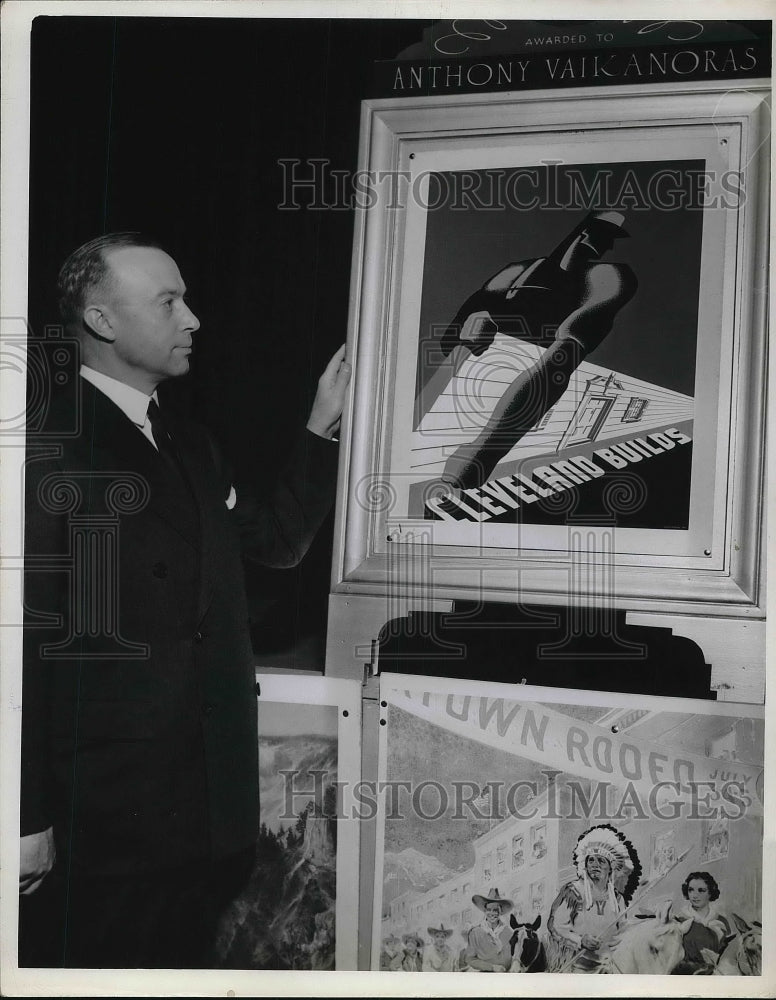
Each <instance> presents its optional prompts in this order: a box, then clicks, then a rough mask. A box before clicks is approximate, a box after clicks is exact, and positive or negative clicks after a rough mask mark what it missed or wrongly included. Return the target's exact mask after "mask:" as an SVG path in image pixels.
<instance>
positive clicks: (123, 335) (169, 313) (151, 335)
mask: <svg viewBox="0 0 776 1000" xmlns="http://www.w3.org/2000/svg"><path fill="white" fill-rule="evenodd" d="M106 262H107V264H108V267H109V269H110V272H111V278H112V281H111V282H110V284H109V285H108V289H107V295H106V296H103V299H106V307H105V310H104V311H105V314H106V316H107V318H108V319H109V321H110V325H111V335H112V337H113V351H114V360H115V362H116V364H117V369H118V374H119V375H120V376H121V377H122V378H123V380H124V381H126V382H127V383H128V384H129V385H133V386H134V387H135V388H137V389H140V390H141V391H143V392H148V393H149V394H150V393H151V392H153V391H154V389H155V388H156V387H157V385H159V383H160V382H163V381H164V380H165V379H168V378H176V377H178V376H179V375H185V374H186V373H187V372H188V370H189V355H190V354H191V346H192V335H193V334H194V333H195V332H196V331H197V330H198V329H199V320H198V319H197V317H196V316H195V315H194V313H193V312H192V311H191V310H190V309H189V307H188V306H187V305H186V303H185V301H184V298H183V296H184V295H185V293H186V286H185V285H184V283H183V278H182V277H181V275H180V271H179V270H178V266H177V264H176V263H175V261H174V260H173V259H172V257H170V256H169V255H168V254H166V253H165V252H164V251H163V250H158V249H156V248H155V247H121V248H120V249H117V250H111V251H109V252H108V253H107V255H106Z"/></svg>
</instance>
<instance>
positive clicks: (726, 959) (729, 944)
mask: <svg viewBox="0 0 776 1000" xmlns="http://www.w3.org/2000/svg"><path fill="white" fill-rule="evenodd" d="M732 917H733V922H734V923H735V925H736V930H737V931H738V933H737V934H733V935H731V937H730V938H727V939H726V945H725V947H724V949H723V950H722V953H721V954H720V955H717V954H716V952H713V951H711V950H710V949H709V948H703V949H702V950H701V955H702V956H703V958H704V959H705V961H706V966H704V968H703V969H701V970H699V971H698V972H696V973H695V975H700V976H702V975H714V976H759V975H761V974H762V961H763V928H762V924H761V923H760V921H759V920H753V921H752V923H751V924H750V923H748V922H747V921H746V920H744V918H743V917H739V915H738V914H737V913H733V914H732ZM707 967H708V968H707Z"/></svg>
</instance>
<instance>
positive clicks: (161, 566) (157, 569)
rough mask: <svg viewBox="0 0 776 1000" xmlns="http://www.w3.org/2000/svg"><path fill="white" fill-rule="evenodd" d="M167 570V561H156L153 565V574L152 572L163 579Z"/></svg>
mask: <svg viewBox="0 0 776 1000" xmlns="http://www.w3.org/2000/svg"><path fill="white" fill-rule="evenodd" d="M167 572H168V571H167V563H165V562H158V563H156V564H155V565H154V568H153V574H154V576H155V577H158V578H159V579H160V580H163V579H164V578H165V577H166V576H167Z"/></svg>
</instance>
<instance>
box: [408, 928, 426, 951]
mask: <svg viewBox="0 0 776 1000" xmlns="http://www.w3.org/2000/svg"><path fill="white" fill-rule="evenodd" d="M402 941H403V942H404V943H405V944H407V942H408V941H414V942H415V944H416V945H417V946H418V948H424V947H425V945H426V942H425V941H424V940H423V938H422V937H421V936H420V934H416V933H415V932H414V931H410V932H409V934H404V935H403V936H402Z"/></svg>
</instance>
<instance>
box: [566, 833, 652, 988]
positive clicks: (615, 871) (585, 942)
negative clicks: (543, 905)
mask: <svg viewBox="0 0 776 1000" xmlns="http://www.w3.org/2000/svg"><path fill="white" fill-rule="evenodd" d="M573 862H574V867H575V868H576V871H577V877H576V878H575V879H574V880H573V881H571V882H567V883H566V885H564V886H563V888H562V889H561V890H560V892H559V893H558V895H557V897H556V898H555V901H554V902H553V904H552V907H551V908H550V917H549V920H548V921H547V930H548V932H549V936H550V944H551V946H552V947H551V950H552V952H554V962H553V965H554V969H553V971H556V972H560V971H568V972H594V971H595V970H596V969H597V967H598V964H599V960H600V951H601V948H602V946H603V945H604V944H605V941H606V938H607V937H608V936H609V934H610V933H611V932H612V931H613V930H614V926H615V924H616V922H617V917H618V915H619V914H621V913H622V912H623V911H624V910H625V908H626V907H627V905H628V903H629V902H630V899H631V897H632V895H633V893H634V891H635V889H636V886H637V885H638V883H639V877H640V875H641V864H640V863H639V859H638V855H637V854H636V850H635V848H634V847H633V845H632V844H631V842H630V841H629V840H627V838H626V837H624V836H623V834H621V833H620V832H619V831H618V830H616V829H615V828H614V827H613V826H610V825H609V824H608V823H601V824H599V825H598V826H594V827H591V828H590V829H589V830H587V831H586V832H585V833H583V834H582V835H581V836H580V838H579V839H578V840H577V846H576V848H575V850H574V855H573ZM572 959H573V961H572Z"/></svg>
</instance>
